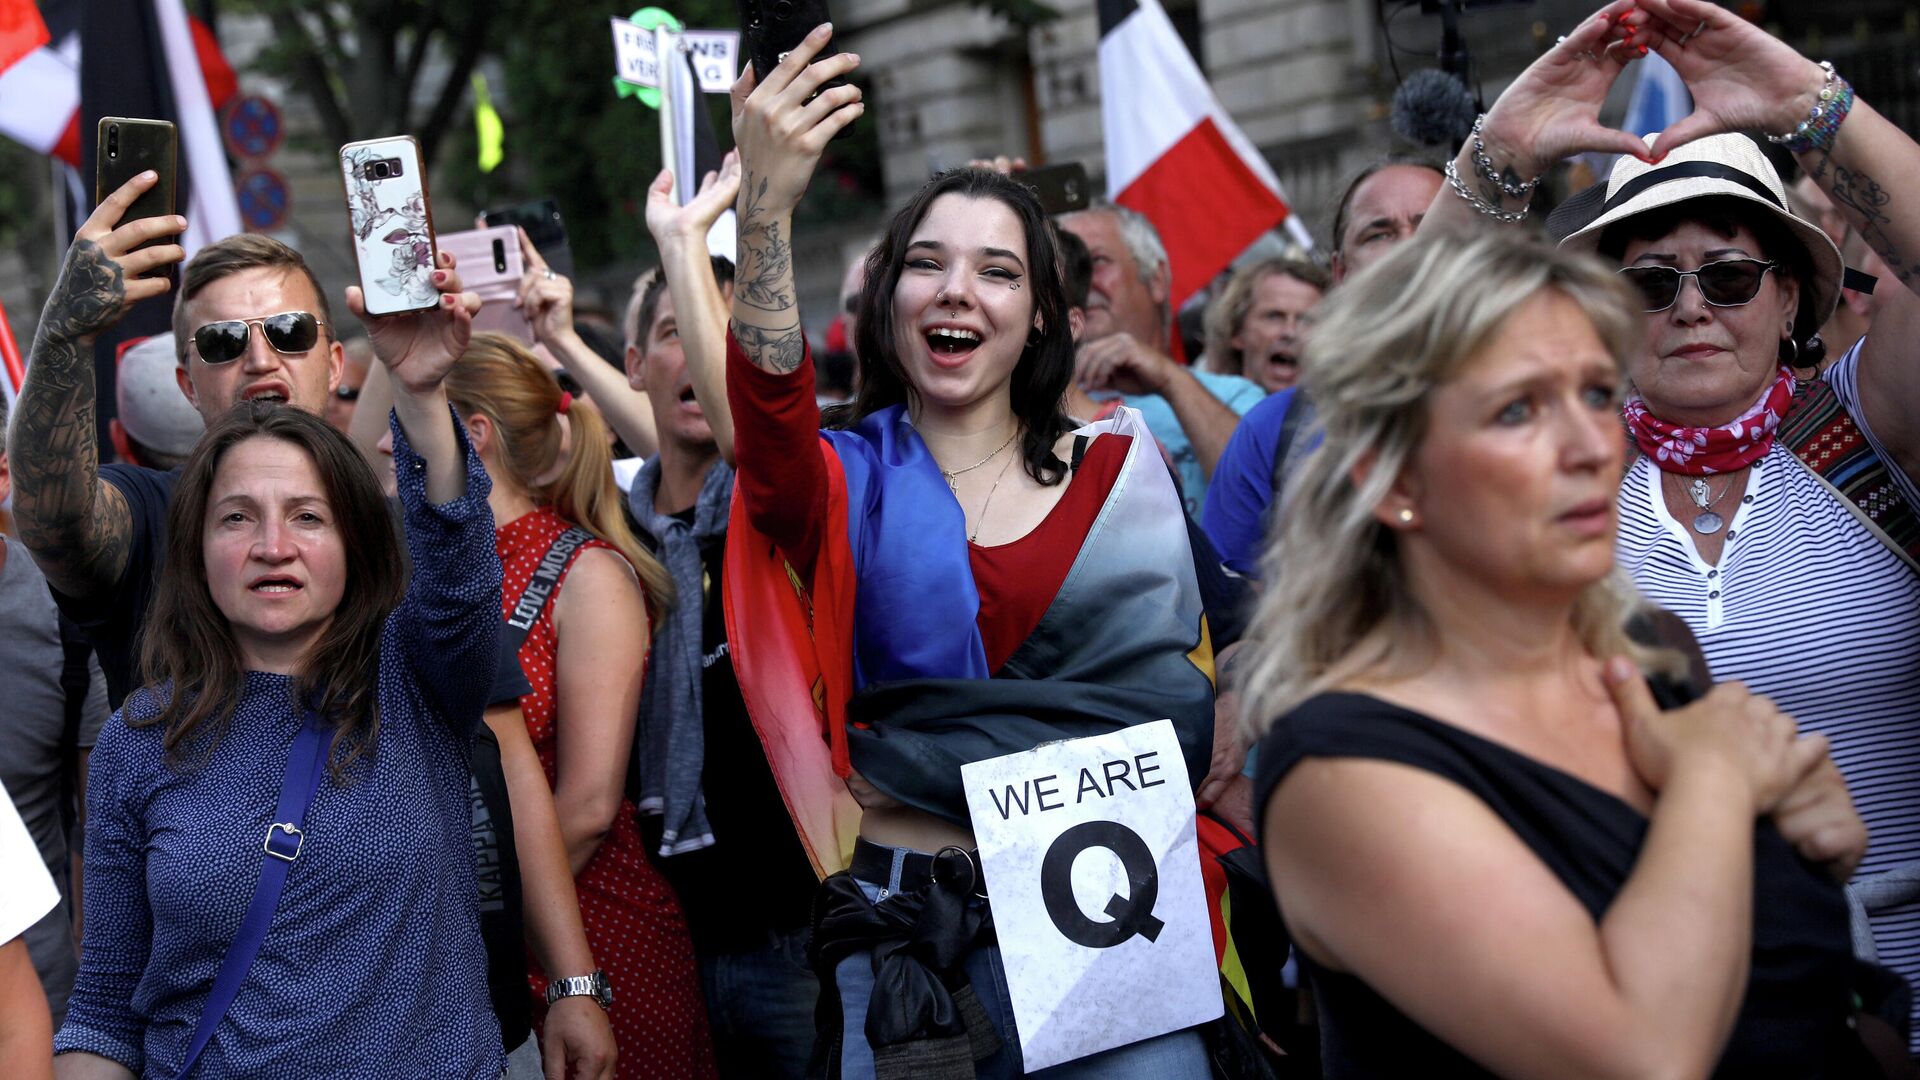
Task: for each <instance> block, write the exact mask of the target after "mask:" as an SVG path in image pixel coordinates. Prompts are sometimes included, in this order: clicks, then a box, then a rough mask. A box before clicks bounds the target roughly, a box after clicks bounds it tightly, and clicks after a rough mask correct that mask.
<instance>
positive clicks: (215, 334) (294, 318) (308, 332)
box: [193, 311, 326, 364]
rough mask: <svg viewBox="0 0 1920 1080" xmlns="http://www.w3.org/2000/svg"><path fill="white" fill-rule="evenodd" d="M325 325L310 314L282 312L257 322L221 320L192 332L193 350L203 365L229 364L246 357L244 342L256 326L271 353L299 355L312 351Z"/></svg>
mask: <svg viewBox="0 0 1920 1080" xmlns="http://www.w3.org/2000/svg"><path fill="white" fill-rule="evenodd" d="M325 325H326V324H325V323H323V322H321V321H320V320H319V319H318V318H317V317H315V316H314V314H313V312H311V311H283V312H281V313H280V314H278V315H268V316H266V317H264V318H259V319H222V320H221V321H219V322H210V323H208V324H207V325H205V326H202V327H201V328H200V329H198V330H195V331H194V332H193V347H194V349H196V350H197V351H198V352H199V353H200V359H201V360H202V361H203V362H205V363H208V364H226V363H231V362H233V361H235V360H238V359H239V358H240V357H242V356H244V355H245V354H246V351H247V341H248V339H249V338H250V337H251V336H252V334H253V328H254V327H256V326H258V327H259V328H260V334H261V336H262V337H264V338H266V339H267V344H268V345H270V346H272V347H273V351H275V352H281V353H293V354H299V353H303V352H306V351H307V350H308V349H311V348H313V346H314V343H315V342H317V341H319V340H320V328H321V327H322V326H325Z"/></svg>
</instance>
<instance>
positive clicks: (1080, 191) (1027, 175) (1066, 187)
mask: <svg viewBox="0 0 1920 1080" xmlns="http://www.w3.org/2000/svg"><path fill="white" fill-rule="evenodd" d="M1013 178H1014V179H1015V180H1018V181H1020V182H1021V183H1023V184H1025V185H1027V186H1028V187H1030V188H1032V189H1033V193H1034V194H1035V195H1038V196H1039V197H1040V209H1042V210H1044V211H1046V212H1047V213H1048V214H1071V213H1073V212H1074V211H1076V210H1085V209H1086V208H1087V200H1088V199H1090V198H1091V197H1092V189H1091V188H1090V187H1088V185H1087V167H1086V166H1085V165H1082V164H1080V163H1079V162H1077V161H1069V162H1067V163H1066V164H1064V165H1042V166H1040V167H1039V168H1037V169H1028V170H1027V171H1026V172H1017V173H1014V174H1013Z"/></svg>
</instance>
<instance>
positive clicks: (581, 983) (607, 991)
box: [547, 971, 613, 1009]
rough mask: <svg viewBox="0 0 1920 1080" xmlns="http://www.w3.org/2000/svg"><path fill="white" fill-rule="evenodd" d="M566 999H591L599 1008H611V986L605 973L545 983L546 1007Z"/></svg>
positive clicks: (572, 976) (570, 977)
mask: <svg viewBox="0 0 1920 1080" xmlns="http://www.w3.org/2000/svg"><path fill="white" fill-rule="evenodd" d="M568 997H591V998H593V1000H594V1001H596V1002H598V1003H599V1005H600V1007H601V1008H603V1009H611V1008H613V986H612V984H610V983H608V982H607V973H606V972H604V971H595V972H593V973H592V974H590V975H570V976H568V977H566V978H564V979H550V980H548V981H547V1004H548V1005H552V1004H553V1003H554V1002H556V1001H559V1000H560V999H561V998H568Z"/></svg>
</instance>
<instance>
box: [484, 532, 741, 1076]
mask: <svg viewBox="0 0 1920 1080" xmlns="http://www.w3.org/2000/svg"><path fill="white" fill-rule="evenodd" d="M570 525H571V523H570V522H568V521H567V520H566V519H564V518H562V517H560V515H558V514H556V513H554V512H553V510H552V509H551V508H549V507H541V508H539V509H537V510H535V511H533V512H532V513H529V514H526V515H523V516H521V517H520V518H518V519H516V520H514V521H511V522H509V523H507V524H506V525H503V526H501V527H500V528H499V529H498V530H497V533H496V538H497V541H498V547H499V551H500V565H501V568H502V569H503V570H504V572H505V578H506V580H505V581H504V582H503V585H502V588H501V607H502V616H503V617H504V616H505V614H507V613H509V612H511V611H512V610H513V608H514V605H515V604H516V603H517V602H518V601H519V599H520V595H521V593H522V592H523V591H525V589H526V587H527V583H528V581H530V580H531V579H532V577H533V571H534V568H535V567H537V566H539V565H540V560H541V559H542V558H543V557H544V556H545V555H546V553H547V550H548V548H549V547H551V546H552V544H553V541H554V539H555V538H557V537H558V536H559V535H560V534H561V533H563V532H565V531H566V530H567V528H568V527H569V526H570ZM594 547H601V548H606V549H608V550H610V551H617V550H618V549H616V548H614V547H613V546H612V545H611V544H608V543H606V542H605V541H601V540H594V541H590V542H589V543H587V544H584V545H582V546H581V547H580V549H579V551H585V550H587V549H588V548H594ZM579 551H576V552H575V553H574V554H573V556H572V557H570V558H569V559H568V560H567V566H566V568H565V569H563V570H562V571H561V575H560V580H559V583H558V586H557V587H556V588H555V590H554V595H553V596H552V597H551V598H549V600H548V603H547V605H546V606H545V607H544V608H542V609H541V611H540V617H539V619H538V620H536V621H535V622H534V624H533V628H532V629H531V630H530V631H529V632H528V633H527V640H526V641H525V643H523V644H522V645H521V646H520V653H519V656H520V667H521V668H522V669H523V670H524V671H525V672H526V676H527V681H528V682H529V683H531V684H532V685H533V693H531V694H528V695H526V696H525V697H523V698H521V699H520V712H521V715H522V716H524V717H525V718H526V721H527V732H528V734H530V735H531V736H532V737H533V748H534V750H535V751H536V752H537V753H538V754H539V755H540V764H541V766H542V767H543V768H544V769H546V773H547V783H549V784H552V783H554V782H555V775H554V753H555V745H554V743H555V740H554V707H555V690H554V660H555V651H556V648H557V645H558V640H557V639H556V638H555V636H554V632H553V609H554V603H555V602H556V601H557V600H558V599H559V596H560V590H561V589H564V588H565V587H566V581H567V575H568V574H569V573H571V572H572V570H573V560H574V559H577V558H579ZM574 884H575V886H576V887H577V888H578V889H579V892H580V918H581V920H582V921H583V922H584V923H585V924H586V930H587V943H588V945H590V946H591V947H592V948H593V956H594V959H595V960H597V961H598V962H599V964H600V967H601V968H602V969H603V970H604V971H606V973H607V979H608V981H610V982H611V983H612V984H613V1012H612V1020H613V1035H614V1041H615V1042H616V1043H617V1044H618V1046H619V1049H620V1056H619V1062H618V1065H619V1076H620V1077H621V1078H622V1080H626V1078H629V1077H632V1078H640V1077H676V1078H678V1077H716V1076H718V1072H717V1071H716V1068H715V1066H714V1059H713V1044H712V1040H711V1039H710V1038H709V1036H708V1033H707V1013H706V1004H705V998H704V997H703V996H702V993H701V989H700V970H699V967H698V966H697V965H696V963H695V961H694V956H693V940H692V938H690V937H689V936H688V933H687V920H686V916H685V915H683V914H682V913H681V911H680V904H679V901H677V900H676V899H675V898H674V894H673V890H672V888H671V887H670V886H669V885H668V884H667V880H666V878H664V877H662V876H661V874H660V872H659V871H658V870H655V869H654V867H653V864H652V863H650V862H648V861H647V852H646V844H645V841H644V840H642V838H641V836H640V828H639V825H638V824H637V819H636V817H635V813H634V806H633V803H632V801H631V800H627V799H622V800H621V802H620V810H619V812H618V813H616V814H615V815H614V818H613V826H612V828H610V829H608V830H607V835H606V837H605V839H603V840H601V841H600V848H599V850H598V851H596V852H594V855H593V858H592V860H591V861H589V862H588V863H587V865H586V868H585V869H584V870H582V871H581V872H580V876H579V877H578V878H577V879H575V882H574ZM527 966H528V971H529V979H528V981H529V983H530V984H531V989H532V992H533V998H534V1003H535V1013H536V1015H541V1016H544V1014H545V1008H544V1005H543V1004H542V1003H543V1002H544V1001H545V1000H546V991H547V979H546V973H545V972H543V971H541V970H540V965H539V963H538V962H537V961H535V960H533V958H531V957H529V958H528V965H527ZM566 974H580V973H578V972H567V973H566Z"/></svg>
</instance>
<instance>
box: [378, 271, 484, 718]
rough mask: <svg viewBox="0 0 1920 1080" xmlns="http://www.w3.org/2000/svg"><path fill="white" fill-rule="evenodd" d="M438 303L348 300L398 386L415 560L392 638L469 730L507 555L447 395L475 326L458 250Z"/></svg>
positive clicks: (396, 452)
mask: <svg viewBox="0 0 1920 1080" xmlns="http://www.w3.org/2000/svg"><path fill="white" fill-rule="evenodd" d="M432 280H433V285H434V288H435V289H437V290H439V292H440V294H441V296H440V302H439V303H438V304H437V305H435V306H434V307H433V308H432V309H430V310H428V311H421V312H410V313H406V314H401V315H383V316H379V317H369V316H368V315H367V314H366V308H365V305H364V304H363V302H362V297H361V293H360V290H359V288H358V287H355V286H348V288H347V307H348V308H349V309H350V310H351V311H352V312H353V313H354V314H355V315H357V316H359V317H360V318H361V320H362V321H364V322H365V323H366V324H367V337H368V339H369V340H370V341H371V342H372V344H373V355H374V356H375V357H376V358H378V359H379V361H380V363H381V365H382V366H383V367H385V368H386V370H387V376H388V379H389V381H390V382H391V384H392V387H393V419H392V431H393V471H394V484H395V487H396V488H397V489H398V491H399V494H400V502H401V505H402V506H403V507H404V508H405V513H406V541H407V551H408V554H409V555H411V556H412V559H413V575H412V577H411V578H410V579H409V580H408V582H407V595H406V598H405V599H404V600H402V601H401V604H400V608H399V609H398V610H397V611H395V612H394V615H393V620H394V622H393V623H392V626H393V636H394V638H395V642H394V643H395V645H396V646H397V647H398V648H399V649H400V650H401V651H402V653H403V654H404V656H405V657H406V661H407V663H408V666H409V667H410V668H411V669H412V670H413V673H414V676H415V678H416V679H417V680H418V683H419V686H420V689H421V691H422V692H423V693H424V694H425V696H426V697H427V699H428V700H429V701H432V702H433V703H434V704H435V705H436V706H437V707H438V708H439V710H440V711H441V713H442V714H443V715H444V716H445V717H446V719H447V720H448V721H449V722H451V723H453V724H455V725H456V726H459V727H461V728H470V727H473V726H477V725H478V724H479V723H480V718H481V713H482V712H483V711H484V709H485V707H486V692H487V689H488V687H487V684H486V682H485V680H475V679H474V678H473V677H472V676H473V672H476V671H492V670H493V666H494V664H495V662H496V660H497V659H498V657H497V650H496V643H497V641H498V638H499V634H500V560H499V558H498V557H497V555H496V553H495V551H494V539H493V514H492V512H491V511H490V510H488V508H487V492H488V490H489V489H490V488H491V487H492V483H491V482H490V481H489V480H488V478H487V470H486V467H485V466H483V465H482V464H481V463H480V455H479V454H477V453H475V452H474V449H473V447H472V445H471V444H470V443H468V441H467V435H466V431H465V429H464V428H463V427H462V426H461V424H460V421H459V419H458V418H457V417H455V416H454V414H453V408H452V406H451V405H449V404H448V403H447V391H446V387H445V385H444V380H445V379H446V375H447V372H448V371H450V370H452V368H453V365H454V362H455V361H457V360H458V359H459V358H460V354H461V353H463V352H465V351H466V348H467V341H468V340H469V339H470V338H471V337H472V336H473V315H474V313H475V312H477V311H479V310H480V297H479V296H477V295H475V294H473V293H469V292H462V291H460V275H459V273H458V271H457V270H456V269H455V268H454V260H453V256H451V255H449V254H447V253H446V252H444V251H443V252H441V253H440V268H439V269H438V270H435V271H434V272H433V278H432Z"/></svg>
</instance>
